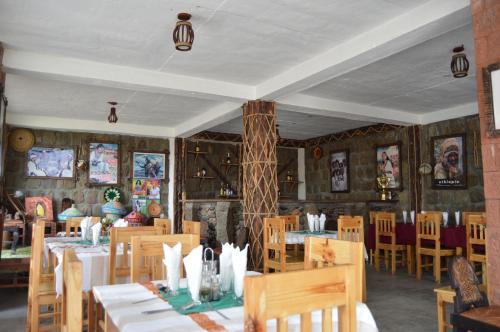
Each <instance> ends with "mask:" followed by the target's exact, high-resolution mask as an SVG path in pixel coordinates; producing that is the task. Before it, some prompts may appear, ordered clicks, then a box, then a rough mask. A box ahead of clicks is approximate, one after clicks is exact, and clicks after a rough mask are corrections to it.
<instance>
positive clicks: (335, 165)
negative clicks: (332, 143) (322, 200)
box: [330, 150, 350, 193]
mask: <svg viewBox="0 0 500 332" xmlns="http://www.w3.org/2000/svg"><path fill="white" fill-rule="evenodd" d="M330 177H331V185H332V190H331V191H332V193H347V192H349V185H350V183H349V182H350V178H349V150H337V151H332V152H330Z"/></svg>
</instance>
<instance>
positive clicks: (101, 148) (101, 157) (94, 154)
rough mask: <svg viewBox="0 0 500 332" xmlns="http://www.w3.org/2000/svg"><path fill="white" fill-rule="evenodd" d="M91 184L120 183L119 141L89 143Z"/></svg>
mask: <svg viewBox="0 0 500 332" xmlns="http://www.w3.org/2000/svg"><path fill="white" fill-rule="evenodd" d="M89 151H90V153H89V181H88V182H89V185H92V186H109V185H116V184H119V179H120V146H119V144H118V143H98V142H97V143H96V142H90V143H89Z"/></svg>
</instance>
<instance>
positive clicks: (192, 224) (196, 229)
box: [182, 220, 201, 235]
mask: <svg viewBox="0 0 500 332" xmlns="http://www.w3.org/2000/svg"><path fill="white" fill-rule="evenodd" d="M182 234H197V235H201V228H200V222H199V221H193V220H183V221H182Z"/></svg>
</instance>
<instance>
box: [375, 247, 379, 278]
mask: <svg viewBox="0 0 500 332" xmlns="http://www.w3.org/2000/svg"><path fill="white" fill-rule="evenodd" d="M375 271H377V272H380V249H378V248H377V249H375Z"/></svg>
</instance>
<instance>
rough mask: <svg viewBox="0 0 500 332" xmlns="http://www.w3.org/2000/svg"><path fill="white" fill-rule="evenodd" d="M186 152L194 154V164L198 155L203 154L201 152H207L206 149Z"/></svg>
mask: <svg viewBox="0 0 500 332" xmlns="http://www.w3.org/2000/svg"><path fill="white" fill-rule="evenodd" d="M187 153H189V154H194V164H195V165H196V162H197V161H198V156H199V155H203V154H207V153H208V152H207V151H189V150H188V152H187Z"/></svg>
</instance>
